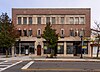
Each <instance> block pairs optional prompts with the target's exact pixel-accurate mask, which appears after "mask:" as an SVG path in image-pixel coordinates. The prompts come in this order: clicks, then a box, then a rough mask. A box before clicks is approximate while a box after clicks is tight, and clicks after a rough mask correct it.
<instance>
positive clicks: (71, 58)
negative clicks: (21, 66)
mask: <svg viewBox="0 0 100 72" xmlns="http://www.w3.org/2000/svg"><path fill="white" fill-rule="evenodd" d="M0 60H22V61H29V60H35V61H69V62H71V61H77V62H78V61H79V62H80V61H82V62H88V61H89V62H93V61H94V62H95V61H99V62H100V59H92V58H87V57H85V58H80V57H57V58H46V57H44V56H36V57H34V56H17V57H9V58H5V56H0Z"/></svg>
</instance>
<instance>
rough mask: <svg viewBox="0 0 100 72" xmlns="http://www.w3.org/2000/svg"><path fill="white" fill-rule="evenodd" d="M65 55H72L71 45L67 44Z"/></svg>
mask: <svg viewBox="0 0 100 72" xmlns="http://www.w3.org/2000/svg"><path fill="white" fill-rule="evenodd" d="M66 50H67V51H66V52H67V54H73V43H67V49H66Z"/></svg>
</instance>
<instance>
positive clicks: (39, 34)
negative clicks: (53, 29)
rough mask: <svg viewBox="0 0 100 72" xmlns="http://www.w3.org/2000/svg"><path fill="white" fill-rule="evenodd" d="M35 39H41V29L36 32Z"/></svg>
mask: <svg viewBox="0 0 100 72" xmlns="http://www.w3.org/2000/svg"><path fill="white" fill-rule="evenodd" d="M37 37H38V38H40V37H41V29H38V30H37Z"/></svg>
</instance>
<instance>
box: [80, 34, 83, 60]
mask: <svg viewBox="0 0 100 72" xmlns="http://www.w3.org/2000/svg"><path fill="white" fill-rule="evenodd" d="M80 38H81V57H80V58H83V56H82V46H83V39H82V38H83V36H82V35H81V36H80Z"/></svg>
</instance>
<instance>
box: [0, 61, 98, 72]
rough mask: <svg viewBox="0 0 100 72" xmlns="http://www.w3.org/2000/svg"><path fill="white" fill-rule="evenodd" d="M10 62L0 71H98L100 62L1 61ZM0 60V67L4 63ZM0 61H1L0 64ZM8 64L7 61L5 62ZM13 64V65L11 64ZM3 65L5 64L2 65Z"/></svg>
mask: <svg viewBox="0 0 100 72" xmlns="http://www.w3.org/2000/svg"><path fill="white" fill-rule="evenodd" d="M3 62H12V64H10V65H12V66H11V67H8V68H7V69H5V70H2V71H1V72H47V71H48V72H100V62H59V61H58V62H54V61H53V62H52V61H3ZM3 62H1V61H0V69H1V66H2V65H5V63H3ZM1 63H3V64H2V65H1ZM17 63H18V64H17ZM7 64H9V63H7ZM13 64H15V65H13ZM4 67H5V66H4Z"/></svg>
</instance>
